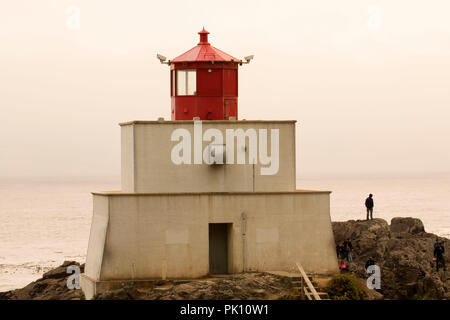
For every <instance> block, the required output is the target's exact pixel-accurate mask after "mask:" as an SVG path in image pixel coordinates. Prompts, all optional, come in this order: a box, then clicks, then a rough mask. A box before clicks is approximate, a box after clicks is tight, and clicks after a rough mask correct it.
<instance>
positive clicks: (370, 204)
mask: <svg viewBox="0 0 450 320" xmlns="http://www.w3.org/2000/svg"><path fill="white" fill-rule="evenodd" d="M372 197H373V194H369V197H368V198H367V199H366V208H367V220H369V214H370V219H373V217H372V214H373V198H372Z"/></svg>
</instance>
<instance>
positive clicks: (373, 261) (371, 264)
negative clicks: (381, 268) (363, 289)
mask: <svg viewBox="0 0 450 320" xmlns="http://www.w3.org/2000/svg"><path fill="white" fill-rule="evenodd" d="M375 263H376V260H375V257H370V258H369V260H367V261H366V265H365V269H366V270H367V268H368V267H369V266H373V265H375Z"/></svg>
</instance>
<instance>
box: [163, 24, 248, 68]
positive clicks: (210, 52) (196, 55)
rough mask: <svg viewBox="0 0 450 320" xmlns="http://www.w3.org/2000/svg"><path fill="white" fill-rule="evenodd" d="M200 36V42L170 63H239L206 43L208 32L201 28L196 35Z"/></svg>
mask: <svg viewBox="0 0 450 320" xmlns="http://www.w3.org/2000/svg"><path fill="white" fill-rule="evenodd" d="M198 34H199V35H200V42H199V43H198V44H197V45H196V46H195V47H193V48H192V49H191V50H189V51H186V52H185V53H183V54H182V55H180V56H178V57H176V58H175V59H173V60H171V61H170V62H172V63H177V62H196V61H227V62H240V60H239V59H236V58H234V57H232V56H230V55H229V54H227V53H225V52H223V51H222V50H219V49H217V48H215V47H213V46H212V45H211V44H210V43H209V42H208V34H209V32H208V31H206V30H205V28H203V30H202V31H200V32H199V33H198Z"/></svg>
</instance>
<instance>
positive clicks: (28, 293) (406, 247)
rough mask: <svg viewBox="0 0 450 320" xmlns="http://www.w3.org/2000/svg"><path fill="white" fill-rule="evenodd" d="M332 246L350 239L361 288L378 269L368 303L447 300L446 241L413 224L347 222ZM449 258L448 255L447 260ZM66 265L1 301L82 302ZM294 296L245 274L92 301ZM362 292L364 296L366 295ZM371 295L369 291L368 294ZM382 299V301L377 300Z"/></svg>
mask: <svg viewBox="0 0 450 320" xmlns="http://www.w3.org/2000/svg"><path fill="white" fill-rule="evenodd" d="M332 227H333V232H334V237H335V241H336V243H342V241H344V240H346V239H350V240H351V241H352V244H353V261H352V262H351V263H349V265H348V266H349V271H350V272H351V273H352V274H354V275H355V276H356V277H357V278H358V281H359V282H360V283H362V285H364V282H365V279H366V278H367V277H368V276H367V275H366V273H365V269H364V265H365V262H366V261H367V259H368V258H369V257H370V256H375V257H376V261H377V263H376V264H377V265H378V266H379V267H380V269H381V289H380V290H377V291H378V293H376V292H373V293H374V295H373V297H371V295H368V299H371V298H373V299H380V297H384V298H385V299H450V272H449V271H447V272H444V271H443V270H440V271H439V273H438V272H436V270H435V265H434V263H433V246H434V241H435V240H436V238H439V240H440V241H442V242H443V243H444V245H445V247H446V248H447V250H449V248H448V243H449V239H446V238H442V237H437V236H436V235H434V234H431V233H427V232H425V229H424V226H423V223H422V222H421V221H420V220H419V219H414V218H394V219H392V221H391V224H390V225H389V224H388V223H387V222H386V221H385V220H383V219H373V220H370V221H366V220H356V221H355V220H350V221H346V222H333V223H332ZM447 256H448V255H447ZM69 265H78V266H79V267H80V270H81V272H83V270H84V265H80V264H79V263H78V262H75V261H65V262H64V263H63V264H62V265H61V266H59V267H57V268H55V269H52V270H50V271H48V272H46V273H44V275H43V276H42V278H41V279H38V280H36V281H34V282H32V283H30V284H29V285H27V286H26V287H24V288H22V289H16V290H11V291H6V292H0V300H27V299H33V300H82V299H84V295H83V293H82V291H81V290H76V289H75V290H70V289H68V288H67V278H68V276H69V275H70V274H68V273H67V267H68V266H69ZM294 291H295V290H293V288H292V285H291V284H290V283H289V281H286V279H280V278H277V277H274V276H272V275H269V274H266V273H246V274H239V275H230V276H227V277H224V278H209V279H194V280H192V281H155V285H154V286H152V288H149V289H146V290H141V289H136V288H131V287H130V288H122V289H119V290H115V291H114V292H108V293H105V294H103V295H102V296H99V297H96V298H97V299H148V300H158V299H291V298H292V297H293V296H295V292H294ZM366 291H367V290H366ZM369 291H370V290H369ZM381 294H382V296H381Z"/></svg>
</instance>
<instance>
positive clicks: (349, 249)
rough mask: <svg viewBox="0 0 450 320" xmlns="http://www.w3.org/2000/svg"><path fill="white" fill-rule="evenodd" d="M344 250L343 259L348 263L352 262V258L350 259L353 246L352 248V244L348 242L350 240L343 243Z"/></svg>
mask: <svg viewBox="0 0 450 320" xmlns="http://www.w3.org/2000/svg"><path fill="white" fill-rule="evenodd" d="M343 245H344V250H345V258H346V259H347V261H348V262H352V260H353V257H352V251H353V246H352V242H351V241H350V239H347V240H345V241H344V244H343Z"/></svg>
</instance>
